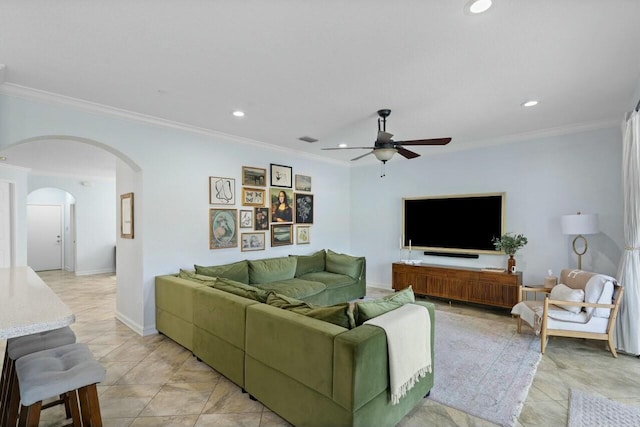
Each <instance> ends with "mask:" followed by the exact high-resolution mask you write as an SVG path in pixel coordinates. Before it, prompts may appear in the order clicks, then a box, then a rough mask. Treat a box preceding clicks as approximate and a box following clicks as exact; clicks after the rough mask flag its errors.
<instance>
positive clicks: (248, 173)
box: [242, 166, 267, 187]
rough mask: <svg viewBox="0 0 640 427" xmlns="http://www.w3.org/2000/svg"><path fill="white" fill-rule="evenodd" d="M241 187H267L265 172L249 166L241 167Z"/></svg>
mask: <svg viewBox="0 0 640 427" xmlns="http://www.w3.org/2000/svg"><path fill="white" fill-rule="evenodd" d="M242 185H253V186H255V187H266V186H267V170H266V169H263V168H254V167H251V166H243V167H242Z"/></svg>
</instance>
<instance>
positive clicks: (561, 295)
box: [549, 283, 584, 314]
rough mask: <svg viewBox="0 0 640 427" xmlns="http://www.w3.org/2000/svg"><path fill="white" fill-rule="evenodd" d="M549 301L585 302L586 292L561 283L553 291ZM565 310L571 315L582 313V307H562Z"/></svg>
mask: <svg viewBox="0 0 640 427" xmlns="http://www.w3.org/2000/svg"><path fill="white" fill-rule="evenodd" d="M549 299H552V300H557V301H570V302H584V291H583V290H582V289H571V288H570V287H568V286H567V285H565V284H562V283H559V284H557V285H556V286H554V287H553V289H551V294H550V295H549ZM560 307H562V308H563V309H565V310H567V311H570V312H571V313H575V314H577V313H580V311H581V310H582V307H580V306H575V305H562V306H560Z"/></svg>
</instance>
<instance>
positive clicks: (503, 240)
mask: <svg viewBox="0 0 640 427" xmlns="http://www.w3.org/2000/svg"><path fill="white" fill-rule="evenodd" d="M492 242H493V246H494V247H495V248H496V250H497V251H503V252H504V253H505V254H507V255H509V260H508V262H507V271H508V272H509V273H514V272H515V266H516V260H515V258H513V256H514V255H515V254H516V251H517V250H518V249H522V248H523V247H524V245H526V244H527V243H528V240H527V238H526V237H524V235H522V234H514V233H506V234H503V235H502V237H500V238H497V237H494V238H493V239H492Z"/></svg>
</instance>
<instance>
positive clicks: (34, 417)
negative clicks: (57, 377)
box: [11, 401, 42, 427]
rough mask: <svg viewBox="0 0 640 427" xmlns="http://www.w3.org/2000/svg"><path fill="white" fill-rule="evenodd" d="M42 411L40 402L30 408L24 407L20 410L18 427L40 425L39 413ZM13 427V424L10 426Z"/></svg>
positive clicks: (35, 426) (36, 426)
mask: <svg viewBox="0 0 640 427" xmlns="http://www.w3.org/2000/svg"><path fill="white" fill-rule="evenodd" d="M41 409H42V401H40V402H36V403H34V404H33V405H31V406H24V405H22V407H21V408H20V422H19V424H18V426H19V427H38V424H39V423H40V411H41ZM11 425H12V426H14V425H15V424H11Z"/></svg>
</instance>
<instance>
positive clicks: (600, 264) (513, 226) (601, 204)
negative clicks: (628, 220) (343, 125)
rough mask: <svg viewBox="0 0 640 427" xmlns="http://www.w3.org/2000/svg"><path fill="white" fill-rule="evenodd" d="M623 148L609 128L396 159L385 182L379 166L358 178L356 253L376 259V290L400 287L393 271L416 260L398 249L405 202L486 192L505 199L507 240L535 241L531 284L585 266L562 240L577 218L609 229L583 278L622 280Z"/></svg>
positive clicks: (522, 255)
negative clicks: (569, 220) (564, 227)
mask: <svg viewBox="0 0 640 427" xmlns="http://www.w3.org/2000/svg"><path fill="white" fill-rule="evenodd" d="M621 138H622V137H621V133H620V129H619V128H610V129H600V130H594V131H590V132H581V133H575V134H569V135H562V136H554V137H547V138H540V139H534V140H528V141H513V142H512V143H506V144H502V145H496V146H492V147H486V148H479V149H475V150H468V151H461V152H453V153H450V154H440V155H428V156H422V157H419V158H416V159H412V160H406V159H403V158H399V157H398V156H396V158H394V159H393V160H391V161H390V162H389V163H388V164H387V169H386V177H385V178H380V177H379V175H380V173H379V172H380V166H379V164H375V165H366V166H361V167H356V168H354V169H353V172H352V187H351V206H352V211H353V216H352V220H351V239H352V248H353V251H354V252H355V253H358V254H362V255H365V256H366V257H367V266H368V269H367V281H368V283H369V284H370V285H373V286H379V287H386V288H389V287H391V263H392V262H394V261H397V260H399V259H406V258H407V256H408V253H407V251H406V250H405V251H402V252H401V251H400V249H399V246H400V245H399V239H400V235H401V224H402V218H401V215H402V205H401V201H402V198H403V197H417V196H433V195H447V194H469V193H486V192H506V230H507V231H510V232H515V233H523V234H524V235H525V236H527V238H528V239H529V244H528V245H527V246H526V247H525V248H523V249H522V250H520V251H519V252H518V253H517V254H516V261H517V267H518V270H520V271H523V275H524V280H525V282H526V283H542V278H543V277H544V276H545V275H546V273H547V270H548V269H552V270H553V272H554V273H555V274H558V273H559V271H560V269H562V268H568V267H575V266H576V262H577V261H576V258H575V255H574V254H573V252H572V250H571V240H572V239H573V236H565V235H563V234H562V233H561V230H560V217H561V216H562V215H567V214H575V213H576V212H578V211H581V212H583V213H597V214H598V215H599V220H600V221H599V222H600V233H599V234H597V235H593V236H587V239H588V241H589V250H588V252H587V254H586V255H585V256H583V258H582V263H583V268H585V269H592V270H595V271H598V272H602V273H608V274H611V275H615V274H616V270H617V265H618V262H619V259H620V256H621V250H622V245H623V240H622V188H621V174H620V165H621V157H622V152H621V145H622V143H621ZM452 144H455V139H454V141H453V142H452ZM364 218H367V219H368V220H367V221H362V219H364ZM412 258H413V259H421V260H423V261H424V262H426V263H431V264H446V265H456V266H471V267H485V266H496V267H506V258H507V257H506V256H505V255H502V256H499V255H480V258H479V259H477V260H476V259H460V258H449V257H434V256H424V255H423V254H422V252H418V251H413V254H412Z"/></svg>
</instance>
